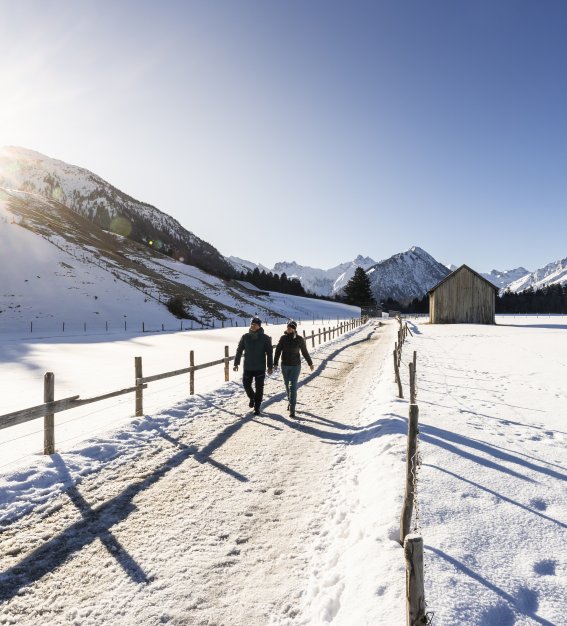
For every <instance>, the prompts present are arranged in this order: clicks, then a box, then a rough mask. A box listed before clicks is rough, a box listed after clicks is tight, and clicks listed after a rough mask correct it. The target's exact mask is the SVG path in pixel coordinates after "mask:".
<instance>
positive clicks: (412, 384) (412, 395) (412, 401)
mask: <svg viewBox="0 0 567 626" xmlns="http://www.w3.org/2000/svg"><path fill="white" fill-rule="evenodd" d="M409 384H410V404H415V369H414V365H413V362H412V363H410V364H409Z"/></svg>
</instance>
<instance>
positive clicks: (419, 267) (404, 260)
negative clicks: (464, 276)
mask: <svg viewBox="0 0 567 626" xmlns="http://www.w3.org/2000/svg"><path fill="white" fill-rule="evenodd" d="M366 273H367V274H368V277H369V278H370V284H371V287H372V292H373V294H374V297H375V298H376V301H377V302H383V301H384V300H385V299H386V298H393V299H394V300H397V301H398V302H406V301H408V300H413V299H414V298H421V297H423V296H424V295H425V294H426V293H427V292H428V291H429V290H430V289H431V288H432V287H434V286H435V285H436V284H437V283H438V282H439V281H440V280H442V279H443V278H445V276H447V275H448V274H449V273H450V272H449V269H448V268H447V267H446V266H445V265H443V264H442V263H439V262H438V261H436V260H435V259H434V258H433V257H432V256H431V255H430V254H428V253H427V252H425V250H422V249H421V248H418V247H417V246H414V247H412V248H410V249H409V250H408V251H407V252H400V253H399V254H394V256H392V257H390V258H389V259H386V260H384V261H380V262H379V263H376V264H375V265H373V266H372V267H371V268H369V269H368V270H367V271H366Z"/></svg>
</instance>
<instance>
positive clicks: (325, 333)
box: [323, 326, 327, 341]
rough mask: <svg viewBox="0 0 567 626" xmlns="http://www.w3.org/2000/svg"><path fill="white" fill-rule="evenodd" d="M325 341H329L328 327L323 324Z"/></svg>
mask: <svg viewBox="0 0 567 626" xmlns="http://www.w3.org/2000/svg"><path fill="white" fill-rule="evenodd" d="M323 341H327V327H326V326H323Z"/></svg>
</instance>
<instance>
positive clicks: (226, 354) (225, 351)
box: [224, 346, 229, 383]
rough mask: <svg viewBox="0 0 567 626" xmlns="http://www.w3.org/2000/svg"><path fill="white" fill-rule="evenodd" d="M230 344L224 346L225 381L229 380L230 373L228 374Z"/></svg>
mask: <svg viewBox="0 0 567 626" xmlns="http://www.w3.org/2000/svg"><path fill="white" fill-rule="evenodd" d="M228 363H229V360H228V346H225V347H224V382H225V383H226V382H228V381H229V374H228Z"/></svg>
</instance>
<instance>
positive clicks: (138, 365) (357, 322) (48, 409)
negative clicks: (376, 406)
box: [0, 318, 366, 454]
mask: <svg viewBox="0 0 567 626" xmlns="http://www.w3.org/2000/svg"><path fill="white" fill-rule="evenodd" d="M365 322H366V319H365V318H358V319H356V318H355V319H351V320H348V321H345V322H342V323H339V324H337V326H334V327H332V328H323V330H321V329H320V328H319V329H318V332H317V333H315V332H314V331H312V332H311V335H308V336H307V337H306V339H307V340H308V341H309V340H311V345H312V347H313V348H314V347H315V339H319V343H321V337H323V341H327V340H331V339H334V338H335V336H340V335H342V334H343V333H345V332H347V331H349V330H353V329H354V328H357V327H358V326H361V325H362V324H364V323H365ZM303 336H304V337H305V331H303ZM274 348H275V346H274ZM233 359H234V356H230V354H229V347H228V346H225V347H224V356H223V358H221V359H218V360H217V361H211V362H209V363H201V364H200V365H195V353H194V351H193V350H191V352H190V353H189V367H185V368H183V369H178V370H173V371H171V372H165V373H163V374H155V375H153V376H143V373H142V372H143V367H142V357H135V358H134V382H135V384H134V386H133V387H128V388H126V389H119V390H117V391H111V392H109V393H105V394H103V395H100V396H95V397H92V398H84V399H81V398H80V397H79V396H78V395H76V396H70V397H68V398H62V399H60V400H55V375H54V374H53V372H47V373H46V374H45V376H44V397H43V400H44V403H43V404H39V405H37V406H33V407H29V408H27V409H22V410H19V411H14V412H12V413H7V414H5V415H0V430H3V429H5V428H11V427H12V426H17V425H18V424H24V423H25V422H29V421H31V420H35V419H39V418H42V417H43V418H44V445H43V452H44V454H54V453H55V413H60V412H62V411H68V410H70V409H75V408H78V407H80V406H84V405H85V404H92V403H94V402H101V401H102V400H108V399H109V398H115V397H117V396H123V395H125V394H129V393H133V394H134V397H135V407H134V415H135V416H137V417H139V416H142V415H143V414H144V389H146V388H147V387H148V384H149V383H152V382H155V381H157V380H163V379H164V378H171V377H173V376H181V375H183V374H189V395H193V394H194V393H195V372H196V371H198V370H202V369H205V368H208V367H214V366H215V365H222V364H224V380H225V381H228V380H229V371H230V368H229V363H230V361H232V360H233Z"/></svg>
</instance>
